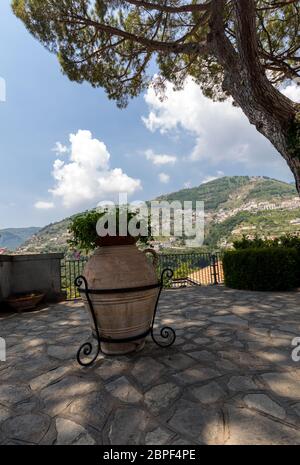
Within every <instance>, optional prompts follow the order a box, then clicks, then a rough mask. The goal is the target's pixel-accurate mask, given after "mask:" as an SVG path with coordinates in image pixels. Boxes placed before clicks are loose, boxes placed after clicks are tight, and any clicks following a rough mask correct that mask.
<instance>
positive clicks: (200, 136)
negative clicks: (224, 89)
mask: <svg viewBox="0 0 300 465" xmlns="http://www.w3.org/2000/svg"><path fill="white" fill-rule="evenodd" d="M298 92H299V90H298V88H296V86H295V85H291V86H289V87H288V88H286V89H285V93H287V94H289V95H290V96H293V97H295V95H296V94H297V95H298ZM166 97H167V98H166V99H164V100H163V101H161V100H159V98H158V97H157V96H156V95H155V92H154V90H153V88H149V89H148V91H147V93H146V95H145V101H146V103H147V104H148V107H149V113H148V116H147V117H143V121H144V124H145V125H146V127H147V128H148V129H149V130H150V131H151V132H154V131H160V133H161V134H168V135H172V136H173V135H174V133H175V134H176V135H177V136H180V134H181V133H182V131H184V132H185V134H189V135H190V136H191V137H193V138H194V146H193V149H192V150H191V151H190V153H188V154H187V156H186V160H188V161H190V162H196V161H197V162H198V163H199V162H202V163H205V165H204V166H205V167H206V170H207V168H208V169H211V167H218V166H220V167H221V168H222V169H223V168H224V166H229V164H231V167H232V165H233V164H234V166H236V168H237V169H236V171H237V172H239V171H240V170H242V169H247V170H249V169H250V168H251V169H252V170H263V171H264V172H265V174H267V175H268V174H269V175H270V176H274V177H275V176H276V175H277V176H279V177H282V175H283V176H285V177H286V178H289V177H291V175H290V171H289V169H288V167H287V165H286V163H285V161H284V160H283V159H282V158H281V157H280V155H279V154H278V153H277V152H276V150H275V149H274V147H273V146H272V145H271V144H270V142H269V141H268V140H267V139H266V138H265V137H264V136H262V135H261V134H260V133H259V132H258V131H257V130H256V128H255V127H254V126H253V125H250V123H249V121H248V119H247V118H246V116H245V115H244V113H243V112H242V110H241V109H240V108H237V107H235V106H233V105H232V102H231V101H226V102H213V101H212V100H210V99H208V98H206V97H204V95H203V94H202V92H201V89H200V87H199V86H198V85H197V84H195V83H194V82H193V81H192V80H191V79H188V80H187V82H186V85H185V87H184V89H183V90H181V91H178V92H176V91H174V90H173V87H172V85H171V84H168V85H167V90H166Z"/></svg>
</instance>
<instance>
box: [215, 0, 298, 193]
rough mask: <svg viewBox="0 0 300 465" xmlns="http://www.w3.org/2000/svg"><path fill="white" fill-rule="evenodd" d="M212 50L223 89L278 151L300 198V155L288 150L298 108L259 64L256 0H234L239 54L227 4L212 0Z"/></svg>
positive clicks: (221, 0)
mask: <svg viewBox="0 0 300 465" xmlns="http://www.w3.org/2000/svg"><path fill="white" fill-rule="evenodd" d="M212 3H213V13H212V20H211V24H210V27H211V36H210V40H211V42H212V48H213V50H214V54H215V56H216V58H217V60H218V62H219V63H220V64H221V65H222V66H223V69H224V82H223V88H224V90H225V91H226V92H227V93H229V94H230V95H231V96H232V97H233V99H234V101H235V103H236V104H238V106H239V107H240V108H241V109H242V110H243V112H244V113H245V115H246V116H247V118H248V119H249V122H250V123H251V124H254V125H255V126H256V129H257V130H258V131H259V132H260V133H261V134H263V135H264V136H265V137H266V138H267V139H268V140H269V141H270V142H271V144H272V145H273V146H274V147H275V148H276V149H277V150H278V152H279V153H280V154H281V155H282V157H283V158H284V159H285V161H286V162H287V164H288V166H289V167H290V169H291V171H292V173H293V175H294V177H295V181H296V188H297V191H298V193H299V195H300V154H296V155H295V153H294V152H293V150H291V149H290V148H289V141H288V134H289V129H290V127H291V124H292V123H293V121H295V117H296V114H297V105H296V104H295V103H294V102H292V101H291V100H290V99H289V98H287V97H286V96H284V95H283V94H282V93H281V92H279V91H278V90H277V89H276V88H275V87H274V86H273V85H272V84H271V82H270V81H269V80H268V79H267V77H266V74H265V70H264V68H263V66H262V65H261V63H260V58H259V51H258V42H257V35H256V22H255V21H256V13H255V2H254V1H253V0H243V1H241V0H233V9H234V12H235V31H236V40H237V44H236V45H237V50H235V49H234V47H233V45H232V44H231V42H230V41H229V40H228V38H227V37H226V36H225V33H224V23H223V14H222V13H223V12H222V11H221V10H222V9H224V8H225V2H224V1H223V0H212Z"/></svg>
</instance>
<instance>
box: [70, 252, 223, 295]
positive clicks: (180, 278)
mask: <svg viewBox="0 0 300 465" xmlns="http://www.w3.org/2000/svg"><path fill="white" fill-rule="evenodd" d="M87 260H88V258H80V259H64V260H62V264H61V281H62V291H64V292H66V294H67V299H69V300H73V299H77V298H78V297H79V293H78V290H77V288H76V286H75V284H74V280H75V278H76V277H77V276H79V275H80V274H82V273H83V269H84V265H85V264H86V262H87ZM164 268H171V269H172V270H173V272H174V275H173V278H172V280H171V281H170V280H169V281H166V282H165V283H164V287H166V288H181V287H190V286H208V285H216V284H221V283H223V282H224V275H223V267H222V260H221V254H220V253H215V254H210V253H191V254H186V253H184V254H159V260H158V267H157V273H158V275H159V276H160V274H161V272H162V270H163V269H164Z"/></svg>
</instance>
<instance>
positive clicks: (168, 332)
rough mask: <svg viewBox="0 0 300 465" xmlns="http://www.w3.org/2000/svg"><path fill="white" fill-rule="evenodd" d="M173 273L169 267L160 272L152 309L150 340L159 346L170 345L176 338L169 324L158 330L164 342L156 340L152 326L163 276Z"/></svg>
mask: <svg viewBox="0 0 300 465" xmlns="http://www.w3.org/2000/svg"><path fill="white" fill-rule="evenodd" d="M173 274H174V273H173V271H172V270H171V269H170V268H165V269H164V270H163V271H162V273H161V277H160V288H159V292H158V296H157V300H156V304H155V309H154V314H153V320H152V324H151V337H152V340H153V342H155V344H157V345H158V346H160V347H170V346H171V345H173V344H174V342H175V340H176V333H175V331H174V329H173V328H171V327H170V326H164V327H163V328H161V330H160V336H161V338H163V339H165V341H164V342H160V341H159V340H157V339H156V337H155V335H154V332H153V327H154V321H155V317H156V313H157V307H158V302H159V299H160V295H161V291H162V290H163V286H164V277H165V276H166V277H167V278H169V279H171V278H172V277H173Z"/></svg>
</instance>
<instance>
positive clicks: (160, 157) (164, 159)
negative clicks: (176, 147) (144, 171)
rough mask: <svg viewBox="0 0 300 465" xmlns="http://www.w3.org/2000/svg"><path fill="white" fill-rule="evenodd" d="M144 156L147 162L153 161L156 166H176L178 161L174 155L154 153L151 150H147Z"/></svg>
mask: <svg viewBox="0 0 300 465" xmlns="http://www.w3.org/2000/svg"><path fill="white" fill-rule="evenodd" d="M144 154H145V156H146V158H147V160H150V161H152V163H153V164H154V165H159V166H160V165H168V164H171V165H174V163H176V161H177V158H176V157H175V156H174V155H165V154H157V153H154V152H153V150H151V149H149V150H146V151H145V152H144Z"/></svg>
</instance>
